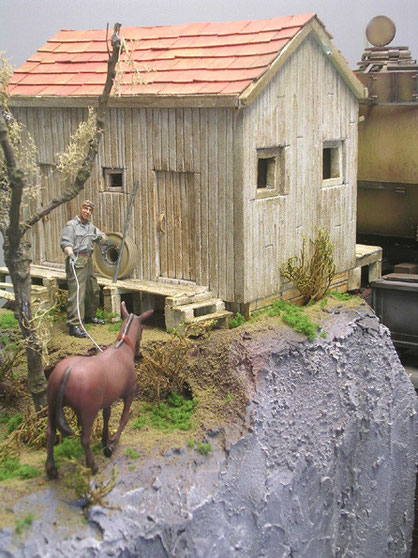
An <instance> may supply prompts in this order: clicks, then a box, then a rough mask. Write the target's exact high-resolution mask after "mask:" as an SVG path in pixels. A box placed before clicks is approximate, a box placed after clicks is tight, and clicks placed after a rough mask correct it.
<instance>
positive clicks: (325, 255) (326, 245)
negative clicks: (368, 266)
mask: <svg viewBox="0 0 418 558" xmlns="http://www.w3.org/2000/svg"><path fill="white" fill-rule="evenodd" d="M309 243H310V248H311V250H310V253H311V254H312V255H311V256H310V258H309V257H308V255H307V253H306V252H307V247H306V238H305V237H303V243H302V250H301V253H300V256H295V257H293V258H289V259H288V260H287V262H286V263H284V264H283V265H282V266H281V268H280V273H281V274H282V276H283V277H284V278H285V279H287V280H288V281H293V283H294V284H295V286H296V287H297V288H298V289H299V291H300V293H301V295H302V297H303V303H304V304H307V303H309V302H316V301H317V300H320V299H321V298H322V297H323V296H324V294H325V293H326V292H327V290H328V289H329V286H330V284H331V281H332V279H333V277H334V275H335V263H334V258H333V254H334V245H333V244H332V243H331V242H330V240H329V233H328V231H326V230H324V229H318V231H317V236H316V238H315V239H314V240H312V239H311V240H310V241H309Z"/></svg>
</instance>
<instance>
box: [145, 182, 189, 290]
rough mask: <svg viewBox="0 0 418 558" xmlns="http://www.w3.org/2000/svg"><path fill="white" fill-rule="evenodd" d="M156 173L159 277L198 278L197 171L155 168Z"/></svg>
mask: <svg viewBox="0 0 418 558" xmlns="http://www.w3.org/2000/svg"><path fill="white" fill-rule="evenodd" d="M155 175H156V202H157V267H158V269H159V276H160V277H166V278H171V279H180V280H186V281H195V280H196V257H195V255H196V249H195V242H196V226H195V224H196V218H195V215H196V208H195V203H196V198H197V196H196V191H195V189H196V184H195V174H194V173H192V172H173V171H156V173H155Z"/></svg>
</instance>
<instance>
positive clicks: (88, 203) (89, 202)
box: [81, 200, 94, 209]
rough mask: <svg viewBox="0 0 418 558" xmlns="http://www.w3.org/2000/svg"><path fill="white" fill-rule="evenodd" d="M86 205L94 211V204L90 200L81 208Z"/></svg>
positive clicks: (82, 205)
mask: <svg viewBox="0 0 418 558" xmlns="http://www.w3.org/2000/svg"><path fill="white" fill-rule="evenodd" d="M85 205H86V206H87V207H91V208H92V209H94V203H93V202H92V201H90V200H84V201H83V203H82V204H81V207H84V206H85Z"/></svg>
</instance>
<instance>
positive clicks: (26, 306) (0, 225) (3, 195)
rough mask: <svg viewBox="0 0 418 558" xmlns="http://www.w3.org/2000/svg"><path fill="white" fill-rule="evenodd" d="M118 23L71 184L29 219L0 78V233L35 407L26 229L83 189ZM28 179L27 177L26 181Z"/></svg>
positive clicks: (40, 385)
mask: <svg viewBox="0 0 418 558" xmlns="http://www.w3.org/2000/svg"><path fill="white" fill-rule="evenodd" d="M120 27H121V26H120V24H115V26H114V34H113V36H112V39H111V45H112V52H109V59H108V66H107V77H106V83H105V86H104V89H103V92H102V94H101V95H100V97H99V102H98V107H97V111H96V113H95V122H94V128H93V129H91V128H90V130H91V135H90V137H89V140H88V143H87V145H86V149H85V151H84V153H83V156H82V157H81V158H80V159H79V161H78V168H77V169H76V171H75V173H74V179H73V181H72V183H71V184H70V186H69V187H68V188H66V189H65V190H64V191H63V192H62V194H61V195H60V196H59V197H57V198H54V199H52V200H51V201H50V203H49V204H48V205H47V206H45V207H43V208H42V209H41V210H39V211H37V212H35V213H33V214H32V215H31V216H30V217H29V218H27V219H24V218H23V216H22V215H23V211H22V208H23V200H24V197H25V193H26V192H28V191H30V189H31V186H33V185H32V184H31V183H30V173H28V172H27V170H25V168H23V165H22V164H21V161H20V160H19V157H18V156H17V152H16V145H15V144H14V142H13V139H11V130H12V128H13V126H14V119H13V117H12V115H11V113H10V112H9V110H8V107H7V95H6V93H5V89H6V87H7V83H6V82H7V80H6V79H4V80H2V81H3V83H1V91H0V101H1V104H2V106H1V111H0V143H1V147H2V152H3V155H4V163H5V169H6V180H5V181H2V184H1V185H0V204H1V205H2V208H3V211H2V215H1V218H0V232H1V233H2V234H3V237H4V244H3V249H4V259H5V263H6V266H7V267H8V269H9V273H10V278H11V281H12V284H13V288H14V293H15V316H16V318H17V320H18V322H19V326H20V329H21V332H22V336H23V339H24V341H25V346H26V356H27V373H28V387H29V391H30V394H31V396H32V399H33V402H34V405H35V409H36V410H39V409H40V408H41V407H42V406H44V405H46V387H47V382H46V379H45V374H44V370H43V366H42V357H41V348H40V345H39V343H38V340H37V337H36V332H35V330H34V327H33V321H32V309H31V277H30V263H31V257H30V248H31V245H30V242H29V240H28V239H27V236H26V233H27V232H28V231H29V229H30V228H31V227H32V226H33V225H34V224H35V223H37V222H38V221H39V220H40V219H42V217H44V216H46V215H48V214H49V213H51V211H53V210H54V209H55V208H56V207H58V206H60V205H61V204H63V203H65V202H68V201H70V200H72V199H73V198H74V197H75V196H76V195H77V194H78V193H79V192H80V191H81V190H82V189H83V188H84V185H85V183H86V181H87V180H88V178H89V177H90V175H91V172H92V168H93V164H94V160H95V158H96V155H97V150H98V145H99V141H100V137H101V135H102V133H103V130H104V119H105V112H106V108H107V105H108V101H109V95H110V92H111V90H112V87H113V83H114V80H115V75H116V65H117V63H118V61H119V56H120V53H121V49H122V48H121V39H120V37H119V31H120ZM28 179H29V180H28Z"/></svg>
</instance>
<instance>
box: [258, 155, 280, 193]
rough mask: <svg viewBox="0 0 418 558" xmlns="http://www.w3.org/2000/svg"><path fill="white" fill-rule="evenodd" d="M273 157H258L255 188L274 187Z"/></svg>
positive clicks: (274, 161)
mask: <svg viewBox="0 0 418 558" xmlns="http://www.w3.org/2000/svg"><path fill="white" fill-rule="evenodd" d="M275 163H276V158H275V157H269V158H267V159H258V169H257V188H274V178H275V176H274V175H275V172H274V170H275Z"/></svg>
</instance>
